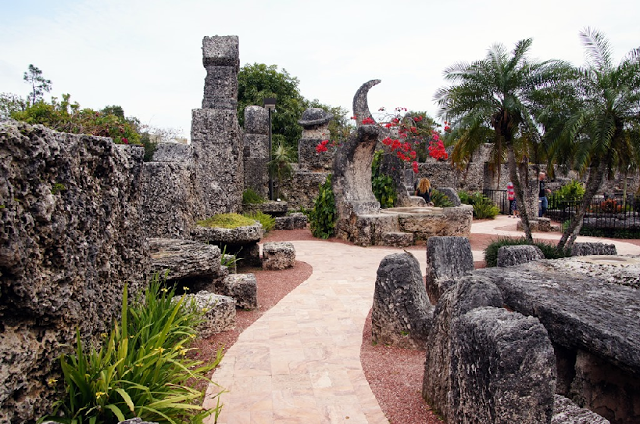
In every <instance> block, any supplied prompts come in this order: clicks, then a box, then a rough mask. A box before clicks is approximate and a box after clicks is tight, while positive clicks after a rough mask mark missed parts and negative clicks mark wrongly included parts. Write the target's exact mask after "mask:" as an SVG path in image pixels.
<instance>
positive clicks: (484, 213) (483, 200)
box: [458, 190, 500, 219]
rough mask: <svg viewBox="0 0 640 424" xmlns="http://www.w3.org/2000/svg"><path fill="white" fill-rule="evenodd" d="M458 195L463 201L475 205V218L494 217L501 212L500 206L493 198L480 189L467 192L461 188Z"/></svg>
mask: <svg viewBox="0 0 640 424" xmlns="http://www.w3.org/2000/svg"><path fill="white" fill-rule="evenodd" d="M458 197H460V201H461V202H462V203H464V204H466V205H471V206H473V217H474V218H477V219H485V218H489V219H493V218H495V217H496V215H498V214H499V213H500V208H498V207H497V206H496V204H495V203H493V201H492V200H491V199H489V198H488V197H487V196H485V195H484V194H482V193H480V192H478V191H476V192H474V193H467V192H466V191H463V190H461V191H459V192H458Z"/></svg>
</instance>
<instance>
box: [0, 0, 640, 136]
mask: <svg viewBox="0 0 640 424" xmlns="http://www.w3.org/2000/svg"><path fill="white" fill-rule="evenodd" d="M586 27H591V28H595V29H597V30H599V31H601V32H602V33H604V34H605V36H606V37H607V39H608V40H609V42H610V44H611V47H612V51H613V57H614V62H615V63H617V62H618V61H619V60H620V59H621V58H622V57H623V56H624V55H626V54H627V53H628V52H629V51H630V50H632V49H634V48H637V47H640V2H639V1H637V0H609V1H607V2H604V1H602V0H600V1H593V0H582V1H577V0H553V1H551V0H537V1H504V0H503V1H500V2H498V1H494V0H483V1H475V0H448V1H440V2H434V1H430V0H404V1H402V0H400V1H395V2H393V1H378V0H369V1H360V0H341V1H340V0H324V1H305V0H292V1H289V0H271V1H266V0H180V1H177V0H174V1H165V0H101V1H95V0H56V1H52V0H0V93H15V94H19V95H21V96H26V95H27V94H28V93H29V91H30V90H29V86H28V85H27V84H26V83H25V82H24V81H23V80H22V76H23V74H24V72H25V71H26V70H27V68H28V66H29V64H33V65H35V66H37V67H38V68H40V69H41V70H42V72H43V76H44V77H45V78H47V79H50V80H51V81H52V90H51V92H50V93H49V95H47V96H45V99H47V100H48V98H49V96H50V95H53V96H56V97H58V98H60V97H61V96H62V94H64V93H69V94H71V100H72V101H77V102H78V103H79V104H80V106H81V107H89V108H92V109H101V108H103V107H105V106H107V105H120V106H122V108H123V109H124V111H125V114H126V115H127V116H135V117H137V118H138V119H140V121H141V122H142V123H143V124H147V125H151V126H154V127H160V128H173V129H179V130H181V131H182V134H183V135H184V136H185V137H187V138H189V134H190V131H191V110H192V109H195V108H199V107H201V103H202V96H203V90H204V78H205V75H206V71H205V69H204V67H203V65H202V50H201V47H202V38H203V37H204V36H213V35H237V36H239V40H240V64H241V66H242V65H245V64H253V63H265V64H267V65H277V66H278V68H279V69H280V70H282V69H286V70H287V72H288V73H289V74H290V75H291V76H294V77H296V78H298V80H299V81H300V84H299V89H300V93H301V94H302V95H303V96H304V97H305V98H307V99H310V100H312V99H318V100H320V101H321V102H322V103H323V104H328V105H331V106H342V107H343V108H345V109H347V110H348V111H349V112H350V113H351V111H352V106H351V105H352V101H353V96H354V94H355V92H356V90H357V89H358V88H359V87H360V86H361V85H362V84H363V83H365V82H367V81H369V80H371V79H380V80H382V82H381V84H379V85H377V86H376V87H374V88H372V89H371V91H369V107H370V109H371V111H372V112H375V111H376V110H378V108H381V107H384V108H386V109H387V110H393V109H394V108H395V107H405V108H408V109H409V110H414V111H427V112H428V113H429V114H430V115H431V116H433V117H435V116H436V113H437V110H438V109H437V106H436V105H435V103H434V101H433V95H434V93H435V92H436V90H437V89H438V88H440V87H442V86H445V85H446V82H445V80H444V78H443V72H444V70H445V69H446V68H447V67H449V66H451V65H453V64H455V63H458V62H471V61H474V60H480V59H483V58H484V57H485V56H486V52H487V50H488V49H489V48H490V47H491V46H492V45H494V44H496V43H500V44H503V45H504V46H505V47H507V48H508V49H509V50H511V49H512V48H513V47H514V46H515V43H516V42H517V41H519V40H522V39H526V38H533V46H532V48H531V50H530V57H531V58H533V59H539V60H547V59H562V60H566V61H569V62H571V63H573V64H574V65H582V64H584V62H585V56H584V51H585V50H584V48H583V46H582V44H581V40H580V37H579V33H580V31H581V30H583V29H585V28H586ZM276 113H277V112H276Z"/></svg>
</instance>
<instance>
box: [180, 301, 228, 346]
mask: <svg viewBox="0 0 640 424" xmlns="http://www.w3.org/2000/svg"><path fill="white" fill-rule="evenodd" d="M183 297H184V303H183V305H184V307H185V308H195V309H196V310H198V311H200V312H203V313H204V321H203V322H202V323H201V324H200V325H199V326H198V328H197V331H198V333H199V334H200V337H202V338H203V339H206V338H207V337H210V336H212V335H214V334H217V333H220V332H222V331H227V330H232V329H233V328H235V326H236V301H235V300H234V299H233V298H231V297H229V296H223V295H219V294H214V293H210V292H208V291H205V290H202V291H199V292H198V293H195V294H187V295H184V296H176V297H174V298H173V301H175V302H178V301H180V300H182V298H183Z"/></svg>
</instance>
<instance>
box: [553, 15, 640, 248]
mask: <svg viewBox="0 0 640 424" xmlns="http://www.w3.org/2000/svg"><path fill="white" fill-rule="evenodd" d="M580 37H581V38H582V42H583V44H584V46H585V48H586V53H587V63H586V65H584V66H583V67H581V68H578V69H575V70H574V71H573V76H574V78H569V79H567V84H566V85H565V86H564V87H563V91H562V93H560V94H559V95H557V96H556V98H555V99H556V101H555V102H552V103H549V106H548V107H547V108H546V109H545V110H543V112H542V113H541V121H542V122H543V123H544V124H545V126H546V127H547V128H548V132H547V136H546V137H545V142H546V143H547V144H546V145H547V148H548V152H549V153H550V154H549V161H550V163H565V164H569V165H570V166H572V167H573V168H574V169H576V170H578V171H580V172H582V173H586V172H588V177H587V182H586V187H585V194H584V196H583V199H582V202H581V204H580V208H579V209H578V211H577V212H576V214H575V215H574V216H573V217H572V219H571V221H570V223H569V226H568V228H567V229H566V230H565V231H564V233H563V235H562V237H561V239H560V241H559V242H558V248H565V247H566V248H569V247H571V246H572V245H573V243H574V242H575V239H576V237H577V236H578V234H579V232H580V228H581V227H582V219H583V217H584V215H585V213H586V211H587V208H588V207H589V205H590V203H591V200H592V199H593V196H594V195H595V194H596V193H597V192H598V190H599V189H600V186H601V184H602V181H603V180H604V177H605V176H607V175H609V174H611V173H612V172H613V171H616V170H617V171H621V172H626V171H627V170H629V169H631V168H636V167H637V165H638V163H640V160H639V159H640V49H638V48H636V49H634V50H632V51H631V52H629V53H628V54H627V55H626V56H625V57H624V58H623V59H622V61H621V62H620V64H618V65H617V66H615V65H614V64H613V61H612V57H611V48H610V46H609V43H608V42H607V40H606V38H605V37H604V35H602V34H601V33H600V32H598V31H596V30H591V29H589V28H587V29H585V30H584V31H582V32H581V33H580Z"/></svg>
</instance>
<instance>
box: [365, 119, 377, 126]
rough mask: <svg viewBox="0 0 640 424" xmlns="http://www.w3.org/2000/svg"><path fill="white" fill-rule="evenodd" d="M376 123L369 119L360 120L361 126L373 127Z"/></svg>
mask: <svg viewBox="0 0 640 424" xmlns="http://www.w3.org/2000/svg"><path fill="white" fill-rule="evenodd" d="M375 123H376V121H374V120H373V118H371V117H369V118H365V119H363V120H362V125H373V124H375Z"/></svg>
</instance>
